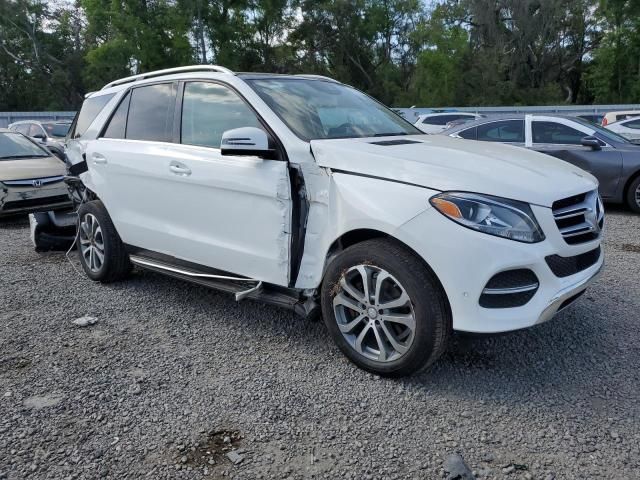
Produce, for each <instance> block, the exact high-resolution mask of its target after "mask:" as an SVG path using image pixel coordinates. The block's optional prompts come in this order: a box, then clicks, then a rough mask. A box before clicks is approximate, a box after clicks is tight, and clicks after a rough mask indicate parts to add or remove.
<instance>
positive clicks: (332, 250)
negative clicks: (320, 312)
mask: <svg viewBox="0 0 640 480" xmlns="http://www.w3.org/2000/svg"><path fill="white" fill-rule="evenodd" d="M376 238H385V239H388V240H389V241H391V242H394V243H396V244H398V245H400V246H401V247H403V248H404V249H406V250H408V251H409V252H411V253H412V254H413V255H414V256H415V257H416V258H417V259H418V260H419V261H420V263H421V264H422V265H423V266H424V267H425V268H426V269H427V270H428V271H429V273H430V274H431V276H432V277H433V279H434V280H435V281H436V284H437V285H438V288H439V289H440V291H441V293H442V295H443V298H444V299H445V302H446V305H447V310H448V311H449V315H450V316H451V315H452V311H451V304H450V303H449V297H448V295H447V291H446V290H445V288H444V286H443V285H442V282H441V281H440V278H438V275H437V274H436V272H435V271H434V270H433V268H432V267H431V265H429V263H428V262H427V261H426V260H425V259H424V258H423V257H422V256H420V255H419V254H418V252H416V251H415V250H414V249H413V248H411V247H410V246H409V245H407V244H406V243H405V242H403V241H402V240H400V239H398V238H396V237H394V236H393V235H391V234H389V233H386V232H383V231H381V230H376V229H372V228H356V229H353V230H349V231H348V232H344V233H343V234H342V235H340V236H339V237H338V238H336V239H335V240H334V241H333V242H332V243H331V245H330V246H329V249H328V251H327V254H326V256H325V261H324V268H323V270H322V280H321V283H322V282H324V279H325V274H326V271H327V268H328V267H329V265H330V264H331V262H332V261H333V260H334V259H335V258H336V257H337V256H338V255H339V254H340V252H342V251H344V250H345V249H347V248H349V247H351V246H353V245H356V244H358V243H362V242H364V241H367V240H373V239H376Z"/></svg>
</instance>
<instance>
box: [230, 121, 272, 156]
mask: <svg viewBox="0 0 640 480" xmlns="http://www.w3.org/2000/svg"><path fill="white" fill-rule="evenodd" d="M220 151H221V153H222V155H238V156H255V157H261V158H275V150H273V149H270V148H269V137H268V135H267V133H266V132H265V131H264V130H261V129H259V128H256V127H242V128H234V129H232V130H227V131H226V132H224V133H223V134H222V141H221V142H220Z"/></svg>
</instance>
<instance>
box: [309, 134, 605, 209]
mask: <svg viewBox="0 0 640 480" xmlns="http://www.w3.org/2000/svg"><path fill="white" fill-rule="evenodd" d="M408 142H411V143H408ZM311 151H312V152H313V155H314V157H315V159H316V162H317V163H318V165H320V166H322V167H328V168H331V169H333V170H341V171H345V172H349V173H355V174H362V175H371V176H375V177H381V178H385V179H389V180H395V181H400V182H407V183H411V184H416V185H420V186H423V187H427V188H431V189H434V190H441V191H451V190H458V191H467V192H475V193H484V194H487V195H495V196H500V197H504V198H510V199H513V200H521V201H524V202H528V203H533V204H536V205H542V206H545V207H550V206H551V205H552V204H553V202H554V201H555V200H559V199H561V198H565V197H570V196H572V195H577V194H579V193H584V192H586V191H589V190H593V189H595V188H596V187H597V185H598V181H597V180H596V179H595V177H593V176H592V175H591V174H589V173H587V172H585V171H584V170H581V169H580V168H578V167H575V166H573V165H571V164H569V163H567V162H564V161H562V160H558V159H556V158H554V157H551V156H548V155H544V154H541V153H537V152H533V151H530V150H527V149H524V148H520V147H514V146H511V145H502V144H496V143H488V142H476V141H472V140H461V139H456V138H451V137H447V136H443V135H411V136H403V137H386V138H385V137H381V138H353V139H335V140H312V141H311Z"/></svg>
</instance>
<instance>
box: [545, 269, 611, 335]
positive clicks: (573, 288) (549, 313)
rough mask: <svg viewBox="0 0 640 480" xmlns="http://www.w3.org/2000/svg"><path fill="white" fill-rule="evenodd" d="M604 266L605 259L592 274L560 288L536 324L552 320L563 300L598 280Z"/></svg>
mask: <svg viewBox="0 0 640 480" xmlns="http://www.w3.org/2000/svg"><path fill="white" fill-rule="evenodd" d="M603 268H604V260H602V263H600V266H599V267H598V270H596V271H595V272H594V273H593V274H592V275H591V276H589V277H587V278H585V279H583V280H580V281H579V282H577V283H574V284H573V285H570V286H568V287H567V288H565V289H563V290H560V291H559V292H558V293H556V294H555V295H554V297H553V298H552V299H551V300H550V301H549V304H548V305H547V307H546V308H545V309H544V310H543V311H542V313H541V314H540V316H539V317H538V320H537V321H536V324H538V323H544V322H546V321H547V320H550V319H551V318H552V317H553V316H554V315H555V314H556V313H558V309H559V308H560V305H562V302H564V301H565V300H567V299H568V298H571V297H573V296H574V295H576V294H578V293H580V292H581V291H583V290H586V289H587V287H588V286H589V284H591V283H592V282H593V281H594V280H596V279H597V278H598V277H599V276H600V274H601V273H602V269H603Z"/></svg>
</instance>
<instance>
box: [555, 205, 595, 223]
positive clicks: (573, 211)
mask: <svg viewBox="0 0 640 480" xmlns="http://www.w3.org/2000/svg"><path fill="white" fill-rule="evenodd" d="M591 211H592V209H591V208H589V207H583V206H576V207H567V208H563V209H562V210H558V211H557V212H558V213H556V212H554V213H553V218H555V219H556V220H564V219H565V218H571V217H577V216H579V215H584V214H585V213H587V212H591Z"/></svg>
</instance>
